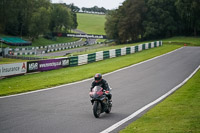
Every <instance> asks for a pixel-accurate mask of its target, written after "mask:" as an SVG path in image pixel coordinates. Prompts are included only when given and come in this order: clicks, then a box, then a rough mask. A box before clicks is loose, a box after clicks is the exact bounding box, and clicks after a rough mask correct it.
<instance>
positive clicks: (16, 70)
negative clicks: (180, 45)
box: [0, 41, 162, 77]
mask: <svg viewBox="0 0 200 133" xmlns="http://www.w3.org/2000/svg"><path fill="white" fill-rule="evenodd" d="M160 46H162V41H156V42H151V43H145V44H140V45H137V46H131V47H124V48H120V49H111V50H107V51H99V52H96V53H92V54H84V55H78V56H72V57H69V58H56V59H48V60H38V61H28V62H22V63H13V64H2V65H0V77H7V76H14V75H23V74H26V73H32V72H40V71H49V70H54V69H60V68H65V67H74V66H80V65H84V64H88V63H92V62H96V61H101V60H105V59H109V58H115V57H119V56H123V55H128V54H133V53H137V52H140V51H143V50H146V49H150V48H156V47H160Z"/></svg>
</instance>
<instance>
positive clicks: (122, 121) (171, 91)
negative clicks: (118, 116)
mask: <svg viewBox="0 0 200 133" xmlns="http://www.w3.org/2000/svg"><path fill="white" fill-rule="evenodd" d="M199 69H200V65H199V66H198V67H197V68H196V69H195V70H194V72H193V73H192V74H190V76H189V77H187V78H186V79H185V80H184V81H183V82H182V83H180V84H179V85H177V86H176V87H174V88H173V89H171V90H170V91H169V92H167V93H166V94H164V95H163V96H161V97H160V98H158V99H156V100H155V101H153V102H151V103H149V104H147V105H146V106H144V107H142V108H141V109H139V110H137V111H136V112H134V113H133V114H131V115H129V116H128V117H126V118H124V119H123V120H121V121H119V122H117V123H115V124H114V125H112V126H110V127H109V128H107V129H106V130H104V131H102V132H100V133H109V132H111V131H113V130H114V129H116V128H118V127H119V126H121V125H122V124H124V123H125V122H127V121H129V120H131V119H133V118H134V117H136V116H137V115H139V114H140V113H142V112H143V111H145V110H147V109H148V108H149V107H151V106H153V105H155V104H157V103H159V102H160V101H162V100H163V99H165V98H166V97H168V96H169V95H171V94H172V93H173V92H174V91H176V90H177V89H178V88H180V87H181V86H182V85H184V84H185V83H186V82H187V81H188V80H189V79H190V78H191V77H192V76H193V75H194V74H195V73H196V72H197V71H198V70H199Z"/></svg>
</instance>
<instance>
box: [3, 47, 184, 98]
mask: <svg viewBox="0 0 200 133" xmlns="http://www.w3.org/2000/svg"><path fill="white" fill-rule="evenodd" d="M182 48H183V47H181V48H179V49H176V50H174V51H171V52H169V53H166V54H163V55H160V56H157V57H154V58H152V59H149V60H146V61H143V62H140V63H137V64H134V65H131V66H128V67H124V68H121V69H119V70H116V71H113V72H110V73H107V74H104V75H103V76H106V75H110V74H113V73H116V72H119V71H122V70H125V69H128V68H131V67H135V66H137V65H140V64H143V63H146V62H149V61H152V60H155V59H157V58H160V57H162V56H165V55H168V54H171V53H174V52H176V51H178V50H180V49H182ZM91 79H93V78H90V79H86V80H82V81H78V82H74V83H69V84H64V85H60V86H55V87H51V88H46V89H41V90H36V91H30V92H25V93H20V94H15V95H9V96H2V97H0V99H3V98H9V97H16V96H21V95H27V94H32V93H37V92H42V91H47V90H53V89H57V88H60V87H64V86H68V85H73V84H78V83H82V82H85V81H89V80H91Z"/></svg>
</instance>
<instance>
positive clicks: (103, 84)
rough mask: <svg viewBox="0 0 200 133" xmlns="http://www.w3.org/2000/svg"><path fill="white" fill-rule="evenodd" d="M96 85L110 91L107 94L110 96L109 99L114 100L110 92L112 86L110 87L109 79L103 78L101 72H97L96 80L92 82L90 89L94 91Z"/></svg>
mask: <svg viewBox="0 0 200 133" xmlns="http://www.w3.org/2000/svg"><path fill="white" fill-rule="evenodd" d="M95 86H100V87H102V88H103V90H105V91H109V94H107V96H108V99H109V101H110V102H111V101H112V100H111V98H112V94H110V87H109V85H108V83H107V81H106V80H105V79H102V75H101V74H100V73H97V74H95V76H94V81H93V82H92V85H91V89H90V91H92V89H93V88H94V87H95Z"/></svg>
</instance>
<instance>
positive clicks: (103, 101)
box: [89, 86, 112, 118]
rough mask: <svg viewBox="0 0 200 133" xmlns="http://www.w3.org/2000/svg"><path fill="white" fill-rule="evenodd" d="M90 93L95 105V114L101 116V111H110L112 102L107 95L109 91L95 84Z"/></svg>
mask: <svg viewBox="0 0 200 133" xmlns="http://www.w3.org/2000/svg"><path fill="white" fill-rule="evenodd" d="M89 95H90V97H91V102H92V105H93V114H94V116H95V117H96V118H99V116H100V114H101V113H104V112H105V113H110V111H111V108H112V102H110V101H109V99H108V97H107V95H109V91H104V90H103V88H102V87H100V86H95V87H94V88H93V89H92V91H91V92H90V93H89Z"/></svg>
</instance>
